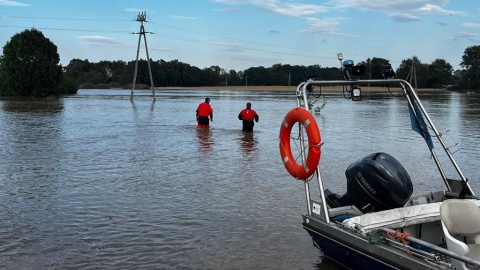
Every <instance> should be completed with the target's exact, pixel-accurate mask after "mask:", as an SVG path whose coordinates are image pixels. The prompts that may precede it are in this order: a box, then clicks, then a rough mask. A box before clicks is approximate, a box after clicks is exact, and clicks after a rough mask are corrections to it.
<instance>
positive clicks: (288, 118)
mask: <svg viewBox="0 0 480 270" xmlns="http://www.w3.org/2000/svg"><path fill="white" fill-rule="evenodd" d="M297 122H299V123H300V124H302V125H303V127H304V128H305V131H306V132H307V137H308V155H307V158H306V160H305V164H299V163H297V162H296V161H295V159H294V158H293V155H292V150H291V148H290V133H291V132H292V127H293V126H294V125H295V123H297ZM320 141H321V137H320V130H319V129H318V125H317V121H315V118H314V117H313V115H312V114H311V113H310V112H309V111H307V110H305V109H303V108H295V109H292V110H290V111H289V112H288V113H287V115H285V118H284V119H283V122H282V125H281V126H280V156H281V157H282V161H283V164H284V165H285V168H286V169H287V171H288V172H289V173H290V174H291V175H292V176H293V177H295V178H297V179H300V180H305V179H307V178H308V177H310V176H311V175H312V174H313V173H314V172H315V170H316V169H317V166H318V163H319V162H320V154H321V149H320Z"/></svg>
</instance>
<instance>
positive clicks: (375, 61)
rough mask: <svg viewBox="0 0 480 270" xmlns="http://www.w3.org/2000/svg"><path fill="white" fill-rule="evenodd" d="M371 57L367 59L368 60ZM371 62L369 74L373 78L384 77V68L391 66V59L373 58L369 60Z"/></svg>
mask: <svg viewBox="0 0 480 270" xmlns="http://www.w3.org/2000/svg"><path fill="white" fill-rule="evenodd" d="M368 60H369V59H367V61H368ZM369 63H370V70H368V76H369V77H370V78H371V79H383V69H384V68H386V67H389V66H391V65H390V61H388V60H387V59H383V58H376V57H374V58H372V60H370V61H369Z"/></svg>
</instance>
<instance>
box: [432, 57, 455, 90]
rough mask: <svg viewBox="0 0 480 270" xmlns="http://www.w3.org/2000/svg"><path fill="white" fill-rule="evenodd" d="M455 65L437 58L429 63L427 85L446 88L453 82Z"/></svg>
mask: <svg viewBox="0 0 480 270" xmlns="http://www.w3.org/2000/svg"><path fill="white" fill-rule="evenodd" d="M452 74H453V67H452V65H450V64H449V63H448V62H447V61H445V60H444V59H435V61H433V62H432V63H431V64H430V65H428V75H427V87H432V88H446V86H448V85H451V84H452V82H453V76H452Z"/></svg>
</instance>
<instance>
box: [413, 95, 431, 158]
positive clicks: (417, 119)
mask: <svg viewBox="0 0 480 270" xmlns="http://www.w3.org/2000/svg"><path fill="white" fill-rule="evenodd" d="M408 96H409V97H410V100H411V102H412V105H413V110H415V112H413V110H412V108H411V107H410V106H408V111H409V112H410V122H411V123H412V129H413V130H415V131H416V132H417V133H418V134H420V135H422V137H423V138H424V139H425V142H427V145H428V148H430V150H432V149H433V142H432V137H431V136H430V132H428V127H427V124H426V123H425V120H424V119H423V113H422V111H421V110H420V108H419V106H418V102H417V100H416V99H415V97H414V96H413V94H411V93H408Z"/></svg>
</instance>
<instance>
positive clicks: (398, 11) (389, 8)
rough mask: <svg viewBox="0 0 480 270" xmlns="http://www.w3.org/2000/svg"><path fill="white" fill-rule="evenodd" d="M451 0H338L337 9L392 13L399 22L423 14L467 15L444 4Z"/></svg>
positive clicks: (413, 19)
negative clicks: (449, 8)
mask: <svg viewBox="0 0 480 270" xmlns="http://www.w3.org/2000/svg"><path fill="white" fill-rule="evenodd" d="M448 2H449V0H394V1H385V0H336V1H335V2H332V3H334V5H335V8H336V9H358V10H362V11H378V12H386V13H390V14H391V15H390V18H392V20H394V21H397V22H410V21H417V20H420V17H419V15H421V14H433V15H450V16H451V15H466V12H464V11H457V10H448V9H445V8H443V7H442V6H445V5H447V4H448Z"/></svg>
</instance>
